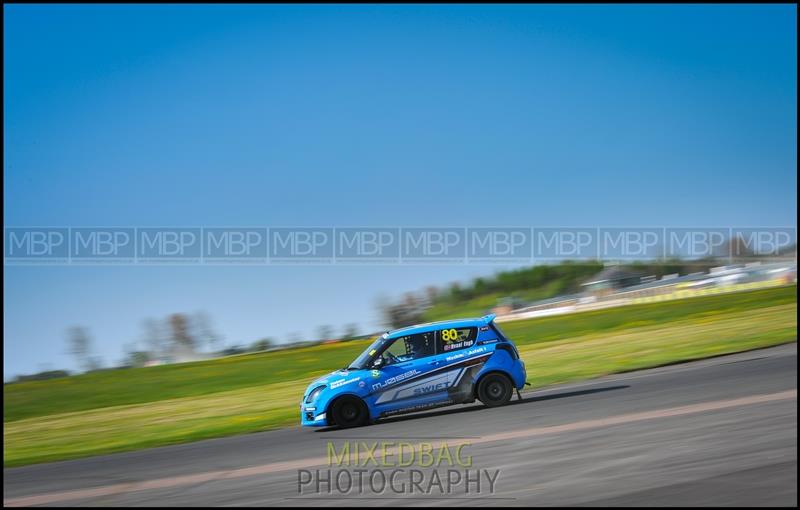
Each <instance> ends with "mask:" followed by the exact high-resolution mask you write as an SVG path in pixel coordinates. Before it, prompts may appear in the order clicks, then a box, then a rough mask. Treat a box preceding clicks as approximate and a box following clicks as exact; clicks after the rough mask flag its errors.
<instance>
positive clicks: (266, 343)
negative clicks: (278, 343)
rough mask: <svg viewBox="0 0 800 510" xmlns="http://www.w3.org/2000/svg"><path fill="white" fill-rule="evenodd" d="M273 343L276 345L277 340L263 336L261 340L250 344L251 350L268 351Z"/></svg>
mask: <svg viewBox="0 0 800 510" xmlns="http://www.w3.org/2000/svg"><path fill="white" fill-rule="evenodd" d="M273 345H275V341H274V340H273V339H272V338H262V339H261V340H256V341H255V342H253V344H252V345H251V346H250V350H251V351H253V352H259V351H266V350H267V349H269V348H271V347H272V346H273Z"/></svg>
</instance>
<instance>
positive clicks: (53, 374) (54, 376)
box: [14, 370, 70, 382]
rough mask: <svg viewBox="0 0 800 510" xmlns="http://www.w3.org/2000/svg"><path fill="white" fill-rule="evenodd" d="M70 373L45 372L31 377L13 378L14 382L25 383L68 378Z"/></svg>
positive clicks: (60, 371) (61, 371) (20, 376)
mask: <svg viewBox="0 0 800 510" xmlns="http://www.w3.org/2000/svg"><path fill="white" fill-rule="evenodd" d="M69 375H70V373H69V372H68V371H66V370H46V371H43V372H39V373H36V374H31V375H18V376H17V377H15V378H14V382H26V381H46V380H48V379H58V378H60V377H68V376H69Z"/></svg>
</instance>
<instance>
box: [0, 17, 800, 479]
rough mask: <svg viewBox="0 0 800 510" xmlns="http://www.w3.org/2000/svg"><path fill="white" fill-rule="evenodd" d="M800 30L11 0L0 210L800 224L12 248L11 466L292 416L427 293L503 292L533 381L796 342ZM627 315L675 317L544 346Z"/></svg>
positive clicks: (773, 24) (8, 282)
mask: <svg viewBox="0 0 800 510" xmlns="http://www.w3.org/2000/svg"><path fill="white" fill-rule="evenodd" d="M796 36H797V33H796V9H795V8H794V7H793V6H784V5H769V6H749V5H735V6H727V7H726V8H725V9H718V8H715V7H713V6H665V5H659V6H630V7H629V6H503V7H501V8H495V7H490V6H258V5H254V6H247V7H245V6H230V7H229V6H220V5H198V6H155V5H148V6H131V5H111V6H89V5H80V6H58V5H39V6H24V5H8V6H4V91H5V92H4V94H5V95H4V147H5V150H4V156H3V157H4V160H3V167H4V197H3V198H4V203H3V214H4V226H5V227H6V228H7V229H8V228H10V227H30V226H54V227H96V226H106V227H109V226H112V227H113V226H121V227H139V228H141V227H161V226H165V225H167V226H189V227H227V226H231V225H239V226H242V227H248V226H268V227H275V226H284V225H288V226H298V227H312V226H319V225H324V226H330V227H337V226H365V227H370V226H375V227H377V226H392V227H437V226H457V227H491V226H496V225H525V226H531V227H533V228H534V229H535V228H536V227H538V226H557V227H564V228H565V229H570V228H578V227H627V228H631V229H637V228H647V227H659V228H662V227H663V228H670V227H675V228H686V229H693V228H697V229H705V228H709V227H721V228H723V229H744V228H763V230H764V231H765V232H774V231H775V229H784V230H787V231H789V232H791V233H792V236H793V237H792V238H791V242H790V243H788V244H786V245H783V246H781V247H780V250H779V251H778V252H772V253H767V254H765V253H763V252H759V251H757V250H756V251H754V250H751V249H749V247H747V246H744V247H742V246H739V243H742V242H743V241H742V239H741V238H738V237H732V238H728V239H726V240H725V242H726V243H727V244H726V245H725V247H724V253H723V254H722V255H721V256H720V255H718V254H714V253H708V254H705V255H704V256H703V257H691V256H684V257H680V256H677V257H673V258H670V259H669V260H662V259H652V258H650V259H648V258H644V259H638V258H627V259H618V258H613V257H612V258H608V259H607V258H604V257H600V258H599V259H598V258H584V259H580V260H566V259H567V258H568V257H563V260H562V259H561V258H553V259H550V260H547V261H543V262H541V263H538V262H536V261H534V263H531V261H530V260H521V261H520V260H516V261H508V262H506V261H503V260H500V261H497V260H495V261H492V262H491V263H481V262H453V263H435V264H424V263H423V264H410V265H404V264H368V263H367V264H349V265H345V264H294V265H284V266H277V265H270V264H263V265H254V264H221V265H205V264H164V265H158V264H153V265H147V264H95V265H91V264H89V265H79V264H52V265H48V264H38V265H24V264H23V265H17V264H10V263H8V262H6V264H4V268H3V273H4V282H3V292H4V297H5V299H4V310H3V316H4V321H3V332H4V342H3V350H4V360H3V364H4V365H3V367H4V382H5V384H4V397H5V398H4V439H5V441H4V442H5V443H6V446H5V447H4V462H5V465H7V466H11V465H21V464H26V463H34V462H42V461H46V460H56V459H64V458H74V457H81V456H87V455H92V454H96V453H105V452H111V451H124V450H131V449H136V448H141V447H143V446H152V445H157V444H169V443H174V442H184V441H190V440H194V439H199V438H204V437H217V436H221V435H227V434H232V433H237V432H245V431H253V430H263V429H268V428H274V427H279V426H285V425H291V424H295V423H296V416H295V414H296V413H295V411H296V409H295V408H296V401H297V399H298V398H300V394H301V393H302V389H303V387H304V385H305V384H307V382H308V381H309V380H311V378H312V377H313V376H315V375H318V374H322V373H326V372H328V371H330V370H333V369H335V368H338V367H340V366H344V365H345V364H346V363H347V361H349V360H351V359H352V358H354V357H355V356H356V355H357V354H358V352H359V351H360V350H361V349H363V348H364V346H365V345H366V341H367V340H366V339H367V338H369V337H371V336H373V335H375V334H378V333H380V332H383V331H385V330H387V329H391V328H397V327H400V326H405V325H409V324H413V323H418V322H424V321H431V320H438V319H444V318H453V317H460V316H473V315H480V314H484V313H487V312H490V311H491V312H494V313H497V314H498V315H499V316H500V318H499V319H498V320H499V321H501V322H503V323H507V324H508V325H507V326H504V327H505V328H506V329H507V330H508V331H509V332H510V334H511V335H512V338H514V339H515V340H516V341H517V342H518V343H519V344H520V345H521V346H522V347H523V349H522V352H523V354H524V356H526V360H528V361H529V362H530V363H531V364H533V366H534V367H535V368H536V369H538V370H533V371H532V373H534V374H536V375H535V377H537V378H538V379H535V380H534V381H533V382H534V383H536V384H550V383H554V382H563V381H568V380H574V379H579V378H585V377H590V376H593V375H598V374H603V373H611V372H616V371H622V370H628V369H633V368H641V367H645V366H653V365H656V364H661V363H664V362H668V361H672V360H676V359H693V358H696V357H702V356H706V355H709V354H715V353H723V352H735V351H738V350H743V349H745V348H752V347H757V346H766V345H774V344H777V343H785V342H789V341H794V340H795V339H796V319H795V316H796V262H795V260H796V217H797V193H796V188H797V174H796V167H797V146H796V136H797V131H796V125H797V116H796V112H797V104H796V97H797V82H796V76H797V67H796V62H797V50H796V48H797V46H796ZM5 242H6V249H7V250H8V244H9V237H8V234H7V235H6V236H5ZM6 255H8V251H6ZM578 312H580V313H578ZM573 314H574V315H573ZM698 318H702V319H703V320H702V325H701V326H696V328H695V329H694V331H695V333H694V335H695V337H693V338H694V342H693V343H689V344H686V345H684V344H681V345H679V346H678V345H675V344H674V343H673V342H671V341H670V338H671V336H672V333H671V332H674V331H675V330H674V329H671V328H679V327H683V326H685V325H686V324H688V323H692V321H697V320H699V319H698ZM642 328H645V329H642ZM646 328H657V330H658V334H655V335H654V334H653V331H652V330H651V329H646ZM731 329H734V330H736V331H738V333H737V334H736V335H733V336H722V335H719V334H718V333H719V332H720V331H730V330H731ZM622 330H625V331H628V332H630V333H631V334H634V335H642V338H645V337H646V338H648V339H652V340H651V341H652V342H654V343H652V344H647V345H644V346H643V345H642V344H639V343H636V342H633V343H630V344H620V345H617V347H618V348H620V349H622V352H623V354H624V355H623V354H619V356H608V357H605V359H604V360H603V364H602V365H601V366H598V365H585V364H583V365H581V364H579V365H577V366H576V365H570V363H569V354H568V353H563V352H562V353H561V354H560V355H561V356H566V357H565V358H560V359H558V358H553V357H549V356H548V355H543V353H541V352H539V351H538V349H541V348H544V346H545V344H547V343H548V342H555V343H554V344H552V345H556V343H558V342H560V341H565V340H568V339H572V340H574V339H576V338H583V336H584V335H588V336H590V337H591V339H594V340H596V339H597V338H598V337H597V335H600V338H602V339H604V340H606V341H615V339H616V338H617V335H618V334H619V332H620V331H622ZM594 340H592V341H594ZM587 341H589V338H588V337H587ZM659 342H660V343H659ZM586 348H587V349H589V346H588V345H587V346H586ZM652 352H656V353H658V355H657V356H655V357H653V356H652V355H651V353H652ZM643 353H647V354H646V355H645V354H643ZM600 357H603V356H600ZM576 363H577V362H576ZM559 366H562V367H567V368H565V369H564V370H563V371H561V372H559V371H558V370H556V369H554V368H553V367H559ZM264 395H269V396H270V398H269V399H265V398H264ZM265 400H269V401H265ZM120 406H133V408H135V410H136V413H135V418H131V417H130V416H129V415H126V416H125V418H123V417H122V415H120V414H119V412H120ZM167 415H168V416H169V420H164V419H163V418H164V416H167ZM133 431H135V433H133Z"/></svg>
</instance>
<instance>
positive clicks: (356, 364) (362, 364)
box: [347, 335, 389, 370]
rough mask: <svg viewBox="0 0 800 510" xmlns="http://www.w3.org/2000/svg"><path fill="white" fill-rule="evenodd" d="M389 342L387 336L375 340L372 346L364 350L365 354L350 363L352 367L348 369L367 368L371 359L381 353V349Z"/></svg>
mask: <svg viewBox="0 0 800 510" xmlns="http://www.w3.org/2000/svg"><path fill="white" fill-rule="evenodd" d="M387 342H389V339H388V338H387V335H381V336H379V337H378V338H376V339H375V341H374V342H372V343H371V344H370V346H369V347H367V348H366V349H364V352H362V353H361V354H359V355H358V357H357V358H356V359H355V361H353V362H352V363H350V366H349V367H347V368H352V369H354V370H360V369H362V368H367V363H368V362H369V359H370V358H371V357H372V356H373V354H375V353H376V352H378V351H380V350H381V348H382V347H383V346H384V345H385V344H386V343H387Z"/></svg>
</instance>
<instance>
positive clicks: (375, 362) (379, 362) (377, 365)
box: [372, 356, 383, 368]
mask: <svg viewBox="0 0 800 510" xmlns="http://www.w3.org/2000/svg"><path fill="white" fill-rule="evenodd" d="M382 366H383V356H378V357H377V358H375V359H374V360H372V368H381V367H382Z"/></svg>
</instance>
